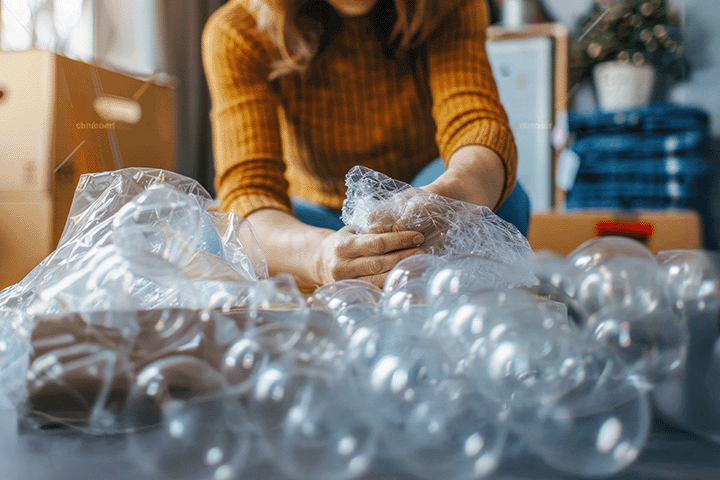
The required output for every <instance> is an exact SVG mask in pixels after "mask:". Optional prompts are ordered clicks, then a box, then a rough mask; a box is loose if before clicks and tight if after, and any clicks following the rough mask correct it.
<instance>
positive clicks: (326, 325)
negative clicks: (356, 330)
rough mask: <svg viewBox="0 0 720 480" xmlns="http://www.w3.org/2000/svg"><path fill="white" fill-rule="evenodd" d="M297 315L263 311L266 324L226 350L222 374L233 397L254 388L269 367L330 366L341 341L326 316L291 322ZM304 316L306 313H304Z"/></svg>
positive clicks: (313, 314) (318, 314)
mask: <svg viewBox="0 0 720 480" xmlns="http://www.w3.org/2000/svg"><path fill="white" fill-rule="evenodd" d="M296 313H297V312H296V311H293V310H287V311H263V312H262V315H263V318H264V321H265V323H264V324H263V325H262V326H260V327H258V328H251V329H248V330H246V331H245V332H244V333H243V334H242V336H239V337H238V338H237V339H236V341H235V342H233V344H232V345H230V346H229V348H228V349H227V350H226V352H225V355H224V357H223V359H222V367H221V369H222V373H223V375H224V376H225V378H226V380H227V381H228V384H229V385H231V386H232V388H231V390H232V392H233V394H244V393H246V392H248V391H249V390H250V389H252V388H253V386H254V385H255V383H256V382H257V380H258V375H259V374H260V372H262V371H263V370H264V369H265V368H266V367H267V366H268V365H269V364H270V363H273V362H280V361H282V360H283V359H292V361H294V362H299V363H303V364H321V363H323V362H332V361H333V360H335V358H336V357H337V356H338V355H339V354H340V346H341V345H342V344H343V343H344V338H343V336H342V333H341V331H340V327H339V325H338V324H337V323H336V322H335V319H334V318H332V315H331V314H330V313H329V312H324V311H313V312H309V314H307V315H303V319H304V321H305V323H304V324H301V323H299V322H297V321H295V320H294V318H293V317H294V316H295V315H296ZM306 313H307V312H306Z"/></svg>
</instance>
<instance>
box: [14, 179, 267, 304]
mask: <svg viewBox="0 0 720 480" xmlns="http://www.w3.org/2000/svg"><path fill="white" fill-rule="evenodd" d="M212 205H213V201H212V198H211V197H210V195H209V194H208V193H207V192H206V191H205V190H204V189H203V187H202V186H201V185H200V184H199V183H198V182H196V181H195V180H191V179H189V178H187V177H183V176H182V175H179V174H176V173H172V172H167V171H163V170H157V169H146V168H127V169H123V170H118V171H113V172H104V173H96V174H87V175H83V176H82V177H81V178H80V181H79V183H78V186H77V190H76V192H75V196H74V199H73V203H72V206H71V209H70V214H69V216H68V220H67V224H66V226H65V230H64V231H63V234H62V237H61V239H60V241H59V244H58V246H57V248H56V250H55V251H54V252H52V253H51V254H50V255H49V256H48V257H47V258H45V259H44V260H43V261H42V262H41V263H40V265H38V266H37V267H36V268H35V269H34V270H33V271H32V272H30V273H29V274H28V275H27V276H26V277H25V278H24V279H23V280H22V281H21V282H19V283H18V284H16V285H14V286H11V287H8V288H7V289H5V290H4V291H2V292H0V305H4V306H6V307H10V308H18V309H24V310H27V311H28V312H29V313H31V314H36V315H37V314H52V313H62V312H74V311H81V312H88V311H97V310H117V309H120V310H129V309H138V310H139V309H150V308H166V307H185V308H226V307H229V306H233V305H237V304H241V303H243V301H244V300H243V297H244V296H245V295H246V291H247V289H248V288H249V286H250V285H251V284H252V282H254V281H257V280H259V279H262V278H267V276H268V275H267V264H266V260H265V257H264V255H263V253H262V251H261V249H260V247H259V245H258V243H257V241H256V240H255V237H254V235H253V233H252V230H251V228H250V224H249V223H248V222H247V221H246V220H245V219H243V218H240V217H238V216H236V215H233V214H229V213H225V212H213V211H210V208H211V207H212Z"/></svg>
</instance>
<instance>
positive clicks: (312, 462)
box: [0, 170, 720, 480]
mask: <svg viewBox="0 0 720 480" xmlns="http://www.w3.org/2000/svg"><path fill="white" fill-rule="evenodd" d="M126 173H127V172H121V174H120V177H122V178H121V179H120V180H119V179H118V178H117V177H114V176H113V175H110V174H103V175H99V176H97V177H84V180H83V182H82V183H81V186H82V188H81V189H80V190H79V193H78V195H76V202H75V204H74V206H73V213H72V215H71V219H70V221H69V222H68V227H67V228H66V231H65V233H64V235H63V242H62V243H61V245H60V246H59V247H58V250H57V251H56V253H55V254H53V255H51V256H50V257H48V259H46V261H44V262H43V263H42V264H41V265H40V266H39V267H38V269H36V270H35V271H34V272H33V273H31V274H30V275H29V276H28V277H27V278H26V279H25V280H23V282H21V283H20V284H18V285H17V286H14V287H10V288H9V289H7V290H5V291H3V292H2V293H0V299H1V300H2V303H1V304H0V318H2V320H3V321H2V324H1V329H0V334H1V335H2V338H1V339H0V340H2V341H1V342H0V382H1V383H0V389H1V390H2V392H0V393H1V394H3V395H5V396H9V397H10V399H11V400H12V402H13V403H14V404H15V405H16V407H17V412H18V416H19V419H20V425H21V427H22V428H21V430H19V431H18V432H16V431H15V430H13V429H10V430H9V431H8V433H7V435H11V437H12V438H10V437H8V439H7V442H10V443H12V444H13V445H15V446H16V447H17V449H19V450H18V451H17V452H16V453H17V455H16V458H17V459H18V462H20V463H21V464H23V465H25V466H26V467H27V468H29V469H33V468H34V469H35V470H33V471H34V472H39V471H40V470H38V469H37V467H38V463H39V461H38V458H39V457H38V455H37V451H34V450H33V448H36V449H37V448H38V447H37V445H40V444H41V443H42V441H41V440H43V439H50V437H51V436H52V435H53V432H58V431H66V435H67V437H68V438H74V439H75V442H76V443H81V444H84V443H87V444H88V445H89V444H91V443H97V442H98V441H99V440H94V439H93V438H92V437H89V436H88V434H94V435H99V436H100V438H104V439H105V440H109V439H113V441H115V442H119V443H118V445H117V446H118V449H119V451H120V452H121V453H120V455H122V459H123V462H124V466H123V467H122V470H123V471H126V472H130V473H128V475H131V476H132V477H133V478H147V479H150V478H152V479H155V480H158V479H159V480H163V479H170V478H183V477H188V476H189V477H193V478H214V479H226V478H227V479H229V478H277V479H290V480H310V479H313V480H317V479H334V480H345V479H348V480H349V479H352V478H364V477H366V476H370V477H372V476H373V475H375V474H378V469H380V470H381V471H380V473H379V475H380V477H381V478H383V477H382V475H386V476H388V475H391V476H394V477H395V478H397V476H400V477H401V478H405V477H409V478H421V479H422V478H426V479H436V478H447V479H450V480H460V479H463V480H464V479H481V478H488V477H492V476H493V475H494V474H495V472H496V471H498V469H501V470H502V467H503V464H504V463H505V464H507V461H506V458H507V456H509V455H515V456H516V457H515V458H514V459H513V462H515V461H516V459H517V455H518V453H517V452H518V451H519V450H521V451H522V452H523V454H524V455H526V456H527V454H528V453H532V454H534V455H535V456H536V457H537V458H540V459H542V462H544V464H545V465H546V466H550V467H551V468H553V469H555V471H556V472H559V473H557V474H553V475H556V476H561V475H573V476H580V477H597V476H609V475H614V474H616V473H618V472H621V471H623V470H625V469H628V467H630V466H631V465H632V464H633V462H635V460H636V459H637V458H638V456H639V455H641V453H642V451H643V449H644V448H645V446H646V442H647V439H648V433H649V430H650V423H651V422H650V419H651V408H650V399H651V398H652V400H653V401H654V402H655V403H656V405H658V406H660V412H661V413H663V414H665V415H666V416H668V417H669V418H673V419H675V420H677V421H678V423H681V424H683V425H687V426H688V428H693V429H696V430H698V429H700V422H701V420H702V419H703V418H704V419H706V420H708V421H713V420H714V419H716V418H717V411H718V410H720V408H719V405H718V403H719V402H717V396H713V395H714V392H715V391H716V390H713V389H712V387H708V385H715V386H717V385H720V373H718V372H720V368H719V367H718V364H720V362H718V358H720V356H718V354H717V348H715V344H716V342H717V338H718V330H717V309H718V308H720V298H718V292H720V288H719V287H718V285H720V280H718V276H717V271H718V270H717V265H718V262H717V259H715V258H714V257H712V256H707V255H704V254H702V252H687V251H680V252H665V253H663V254H661V255H658V256H655V255H652V254H651V253H650V252H649V251H648V250H647V249H645V247H644V246H642V245H641V244H639V243H637V242H633V241H630V240H627V239H617V238H611V237H608V238H603V239H600V240H596V241H593V242H590V243H588V244H585V245H583V246H581V247H580V248H578V249H577V250H576V251H575V252H573V253H572V254H570V255H568V256H567V257H562V256H559V255H552V254H547V253H545V254H538V255H537V256H536V257H535V258H532V257H526V255H528V254H527V252H525V251H524V247H523V248H520V249H519V251H518V250H513V248H514V247H512V248H511V249H510V250H511V252H515V253H511V255H510V256H507V255H505V254H504V253H503V254H501V255H500V256H492V255H491V254H490V253H487V252H485V253H483V251H482V248H480V247H473V249H471V250H470V251H465V252H463V254H462V255H447V254H443V255H429V254H425V255H418V256H414V257H410V258H407V259H405V260H403V261H401V262H399V263H398V264H397V265H396V266H395V268H394V269H393V270H392V271H391V272H390V273H389V275H388V277H387V281H386V284H385V286H384V289H383V290H380V289H378V288H377V287H375V286H373V285H372V284H370V283H367V282H363V281H360V280H343V281H340V282H335V283H332V284H329V285H326V286H324V287H322V288H320V289H318V290H317V291H316V292H314V294H313V295H311V296H309V297H308V298H306V297H305V296H303V295H302V294H301V293H300V292H299V290H298V288H297V286H296V284H295V282H294V280H293V279H292V277H289V276H287V275H278V276H276V277H273V278H267V272H266V270H264V263H263V262H264V259H263V258H262V257H261V256H258V255H255V254H253V252H257V250H254V249H255V248H256V246H257V244H256V243H254V239H252V236H251V233H252V232H251V230H250V228H249V225H248V224H247V223H246V222H244V221H243V220H242V219H239V218H237V217H232V216H222V215H220V216H217V217H216V216H215V215H214V214H212V213H211V212H210V211H209V210H208V207H209V206H210V205H211V200H210V198H209V196H207V195H206V194H204V193H203V191H202V190H197V188H198V187H197V185H195V184H194V183H193V182H192V181H186V179H183V178H182V177H176V176H174V175H172V174H168V173H167V172H158V171H153V172H151V171H146V170H135V171H134V173H133V174H132V175H130V176H127V175H126ZM373 178H374V177H373ZM168 179H169V181H170V183H172V184H174V185H176V186H171V185H170V184H168V183H167V182H165V181H161V180H168ZM395 186H396V187H398V188H401V189H402V191H405V190H407V188H404V187H402V185H395ZM123 192H126V193H123ZM114 194H117V195H114ZM117 197H121V198H123V199H122V200H117ZM383 201H384V199H381V201H380V203H382V202H383ZM218 218H219V219H221V220H218ZM483 218H485V217H483ZM464 221H465V220H463V222H464ZM461 223H462V222H461ZM470 223H472V222H470ZM478 223H482V222H478ZM223 225H225V226H226V227H225V228H221V226H223ZM227 225H230V227H227ZM463 225H466V226H467V225H468V224H466V223H463ZM458 228H459V227H458ZM482 228H484V227H482ZM482 228H480V227H478V228H477V229H476V228H475V227H474V226H472V225H471V226H470V227H469V230H471V231H472V232H475V233H473V235H475V234H476V233H477V232H479V231H482ZM451 230H452V228H451V229H450V230H447V231H446V232H445V233H443V234H439V235H438V237H443V235H445V234H447V233H448V232H450V231H451ZM248 234H250V236H248ZM428 237H432V234H429V235H428ZM511 237H512V235H511ZM443 238H448V236H447V235H445V237H443ZM249 239H252V240H249ZM475 240H477V241H479V242H480V243H481V244H482V235H480V236H478V237H475ZM443 242H445V240H443ZM447 244H448V243H447V242H446V243H443V245H447ZM514 245H516V246H517V245H518V244H517V243H516V244H514ZM495 246H496V247H497V248H496V250H500V249H502V247H503V245H502V244H496V245H495ZM518 252H519V253H518ZM446 253H447V252H446ZM495 253H497V252H495ZM513 255H514V256H513ZM508 258H510V260H508ZM193 262H197V263H196V264H195V265H193ZM523 266H525V267H526V268H527V270H523ZM533 274H534V275H535V276H536V277H537V279H539V283H537V282H536V284H529V283H526V282H525V281H524V279H525V278H526V277H528V276H529V277H532V275H533ZM699 313H702V315H703V317H702V318H703V319H704V320H702V322H700V323H698V321H697V319H698V318H700V317H698V316H697V314H699ZM688 323H690V325H694V327H692V328H691V329H690V330H689V329H688ZM700 337H702V338H700ZM688 342H689V343H688ZM693 348H695V349H693ZM686 361H690V362H692V365H695V366H696V367H697V371H698V372H702V375H700V376H698V375H694V374H693V372H692V371H691V370H686V369H685V368H684V367H685V364H686ZM696 373H697V372H696ZM708 388H709V390H708ZM690 389H693V392H690ZM698 390H702V391H703V392H705V393H697V392H698ZM677 391H682V392H685V394H684V395H682V396H681V397H680V398H678V397H677V395H675V396H673V395H672V392H677ZM683 405H685V406H687V407H688V408H690V409H692V413H691V412H690V410H688V409H685V407H684V406H683ZM1 407H2V405H0V413H1V412H3V411H7V409H6V410H1ZM3 415H4V414H3ZM3 418H4V416H3ZM58 426H62V427H64V428H62V429H57V428H55V427H58ZM719 426H720V421H718V422H716V424H715V425H710V426H705V430H704V431H703V432H701V433H703V434H705V435H707V436H708V437H710V438H713V433H716V432H717V431H718V430H720V428H718V427H719ZM49 427H53V428H49ZM28 428H29V430H27V429H28ZM28 432H32V433H31V434H29V433H28ZM111 434H112V435H111ZM73 435H74V436H73ZM4 438H5V437H2V436H1V434H0V441H5V440H3V439H4ZM48 441H50V440H48ZM23 442H25V443H23ZM32 445H35V446H36V447H33V446H32ZM78 448H79V447H78ZM78 448H75V450H73V451H79V450H78ZM43 449H44V450H43ZM41 450H43V458H47V459H49V460H47V462H50V463H48V468H49V469H52V468H57V466H58V465H64V466H65V468H66V472H72V475H73V476H74V477H75V478H80V479H82V478H91V477H92V476H91V477H83V476H77V475H75V473H76V472H79V471H80V470H82V468H86V467H87V464H86V465H83V466H82V468H81V466H80V465H78V464H76V463H73V460H72V459H70V458H66V454H65V453H62V452H59V451H56V450H53V449H52V448H51V447H42V448H41ZM80 450H82V448H80ZM65 451H67V450H63V452H65ZM513 451H514V452H515V453H512V452H513ZM101 458H104V457H102V456H96V457H94V459H95V460H94V461H96V462H101V461H104V460H101ZM86 460H87V459H86ZM106 460H108V459H106ZM85 463H86V462H85ZM97 465H98V468H96V469H95V474H97V472H98V471H102V464H101V463H97ZM382 469H385V470H384V471H383V470H382ZM383 472H385V473H383ZM387 472H391V473H387ZM67 474H68V475H70V473H67ZM39 476H43V475H39ZM95 476H96V475H95ZM552 478H555V477H552Z"/></svg>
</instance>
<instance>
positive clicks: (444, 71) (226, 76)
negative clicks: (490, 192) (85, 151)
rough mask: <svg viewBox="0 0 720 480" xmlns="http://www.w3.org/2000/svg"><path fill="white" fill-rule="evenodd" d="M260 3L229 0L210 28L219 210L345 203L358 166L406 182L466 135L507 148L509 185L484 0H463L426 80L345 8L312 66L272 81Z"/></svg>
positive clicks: (438, 38)
mask: <svg viewBox="0 0 720 480" xmlns="http://www.w3.org/2000/svg"><path fill="white" fill-rule="evenodd" d="M253 4H257V0H231V1H230V2H228V3H227V4H225V5H224V6H223V7H221V8H220V9H219V10H218V11H217V12H215V14H214V15H213V16H212V17H211V18H210V20H209V21H208V23H207V25H206V27H205V32H204V36H203V47H202V49H203V61H204V66H205V72H206V76H207V80H208V85H209V87H210V94H211V99H212V110H211V114H210V116H211V121H212V129H213V148H214V156H215V168H216V180H215V182H216V188H217V194H218V197H219V199H220V202H221V205H220V208H221V209H222V210H227V211H231V212H234V213H236V214H238V215H241V216H247V215H248V214H250V213H251V212H253V211H255V210H259V209H262V208H277V209H281V210H285V211H288V212H291V211H292V210H291V206H290V200H289V195H298V196H300V197H303V198H306V199H308V200H311V201H314V202H317V203H320V204H322V205H325V206H327V207H329V208H332V209H338V210H339V209H340V208H341V207H342V202H343V199H344V198H345V174H346V173H347V171H348V170H349V169H350V168H351V167H353V166H354V165H365V166H367V167H369V168H372V169H373V170H377V171H380V172H383V173H385V174H386V175H388V176H390V177H392V178H395V179H398V180H402V181H404V182H409V181H410V180H411V179H412V178H413V177H414V176H415V175H416V174H417V173H418V172H419V171H420V170H421V169H422V168H423V167H424V166H425V165H427V164H428V163H429V162H431V161H432V160H434V159H435V158H437V157H438V156H441V157H442V158H443V159H444V160H445V162H446V164H447V160H448V159H449V158H450V156H451V155H452V154H453V153H454V152H455V151H456V150H457V149H459V148H460V147H463V146H466V145H482V146H486V147H489V148H491V149H492V150H494V151H495V152H497V153H498V154H499V155H500V157H501V158H502V160H503V163H504V165H505V172H506V180H505V189H504V191H503V198H504V197H506V196H507V195H508V194H509V193H510V190H511V188H512V186H513V185H514V182H515V172H516V164H517V152H516V148H515V143H514V140H513V136H512V133H511V131H510V128H509V126H508V120H507V116H506V114H505V111H504V110H503V108H502V106H501V104H500V101H499V99H498V93H497V87H496V85H495V82H494V79H493V77H492V74H491V70H490V64H489V62H488V58H487V54H486V51H485V29H486V26H487V18H486V9H485V3H484V2H483V1H479V0H466V1H463V2H461V3H460V5H459V6H458V8H456V9H455V10H454V11H452V12H451V13H450V14H448V15H447V16H446V17H445V19H444V21H443V22H442V23H441V24H440V26H439V27H438V29H437V30H436V31H435V32H434V33H433V34H432V35H431V36H430V37H429V39H428V40H427V42H426V47H425V50H426V57H425V61H426V65H427V68H426V70H427V78H425V79H424V80H423V82H424V86H425V87H427V88H425V89H424V90H423V88H419V87H418V82H417V81H416V78H417V77H415V76H414V74H413V68H412V67H411V65H410V60H409V59H407V58H400V59H396V58H390V57H387V56H385V55H384V53H383V50H382V46H381V44H380V42H379V40H378V39H377V36H376V35H375V34H374V31H375V30H374V29H373V25H372V23H371V21H370V18H369V17H368V16H363V17H352V18H344V19H343V20H342V25H341V27H340V29H339V31H338V32H337V34H336V35H335V36H334V37H333V38H332V41H331V42H330V43H329V45H328V46H327V47H326V48H325V49H324V50H322V52H321V53H320V54H319V55H318V56H317V57H315V59H314V60H313V63H311V66H310V68H309V70H308V71H307V72H306V74H305V75H302V76H301V75H299V74H291V75H286V76H284V77H281V78H280V79H278V80H275V81H273V82H271V81H269V80H268V75H269V73H270V70H271V62H272V60H273V59H275V58H278V54H277V51H276V49H275V47H274V46H273V44H272V43H271V42H270V41H269V40H268V38H267V37H266V36H265V35H264V34H263V33H261V32H259V31H258V30H257V28H256V21H255V17H254V10H253V8H252V5H253ZM415 70H417V69H415ZM423 92H427V93H426V94H425V95H424V94H423ZM430 98H431V101H430Z"/></svg>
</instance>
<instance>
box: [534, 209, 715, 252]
mask: <svg viewBox="0 0 720 480" xmlns="http://www.w3.org/2000/svg"><path fill="white" fill-rule="evenodd" d="M608 235H619V236H625V237H630V238H634V239H636V240H638V241H640V242H642V243H644V244H645V245H646V246H647V247H648V248H649V249H650V250H651V251H652V252H653V253H655V254H657V253H658V252H661V251H663V250H672V249H698V248H702V247H703V241H702V238H703V232H702V220H701V217H700V215H699V214H698V213H697V212H695V211H693V210H639V211H624V210H577V211H575V210H573V211H568V212H560V211H554V212H548V213H539V214H533V216H532V218H531V220H530V229H529V232H528V241H529V242H530V246H531V247H532V248H533V250H535V251H539V250H551V251H554V252H557V253H560V254H563V255H567V254H568V253H570V252H572V251H573V250H574V249H575V248H577V247H578V246H580V245H581V244H582V243H583V242H585V241H587V240H590V239H591V238H595V237H600V236H608Z"/></svg>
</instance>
